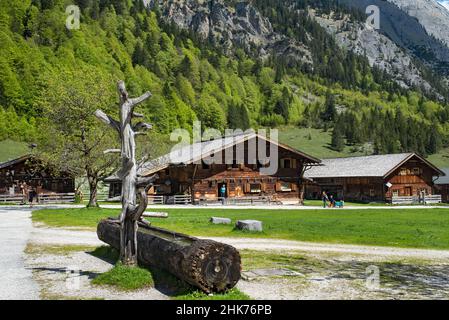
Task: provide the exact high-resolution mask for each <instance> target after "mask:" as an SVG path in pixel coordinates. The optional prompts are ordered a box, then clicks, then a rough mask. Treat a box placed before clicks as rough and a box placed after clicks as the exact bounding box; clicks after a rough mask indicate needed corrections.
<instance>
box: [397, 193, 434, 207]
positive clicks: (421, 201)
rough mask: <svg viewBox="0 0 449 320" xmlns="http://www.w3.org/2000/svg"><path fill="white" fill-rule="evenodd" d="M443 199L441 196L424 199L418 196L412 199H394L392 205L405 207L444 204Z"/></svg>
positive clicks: (427, 196)
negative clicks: (409, 205)
mask: <svg viewBox="0 0 449 320" xmlns="http://www.w3.org/2000/svg"><path fill="white" fill-rule="evenodd" d="M442 202H443V199H442V196H441V195H439V194H438V195H426V196H424V198H420V197H418V196H410V197H393V198H392V200H391V203H392V204H394V205H404V204H435V203H442Z"/></svg>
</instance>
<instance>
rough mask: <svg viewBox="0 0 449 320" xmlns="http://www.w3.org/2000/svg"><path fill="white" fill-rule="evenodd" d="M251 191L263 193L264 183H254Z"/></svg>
mask: <svg viewBox="0 0 449 320" xmlns="http://www.w3.org/2000/svg"><path fill="white" fill-rule="evenodd" d="M249 190H250V192H251V193H261V192H262V185H261V184H260V183H252V184H251V185H250V188H249Z"/></svg>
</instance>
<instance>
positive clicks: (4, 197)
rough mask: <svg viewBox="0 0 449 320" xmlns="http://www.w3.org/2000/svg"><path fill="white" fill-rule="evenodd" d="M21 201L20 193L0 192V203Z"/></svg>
mask: <svg viewBox="0 0 449 320" xmlns="http://www.w3.org/2000/svg"><path fill="white" fill-rule="evenodd" d="M21 202H23V196H20V195H9V194H0V203H11V204H14V203H21Z"/></svg>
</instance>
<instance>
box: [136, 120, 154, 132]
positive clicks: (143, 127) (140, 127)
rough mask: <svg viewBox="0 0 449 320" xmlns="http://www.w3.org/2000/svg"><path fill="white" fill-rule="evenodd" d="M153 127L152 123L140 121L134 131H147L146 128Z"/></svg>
mask: <svg viewBox="0 0 449 320" xmlns="http://www.w3.org/2000/svg"><path fill="white" fill-rule="evenodd" d="M152 128H153V125H152V124H149V123H145V122H138V123H136V124H135V125H134V127H133V131H134V132H136V133H137V132H139V130H143V131H145V130H151V129H152Z"/></svg>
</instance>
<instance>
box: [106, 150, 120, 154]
mask: <svg viewBox="0 0 449 320" xmlns="http://www.w3.org/2000/svg"><path fill="white" fill-rule="evenodd" d="M103 153H104V154H109V153H122V150H120V149H108V150H105V151H103Z"/></svg>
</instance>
